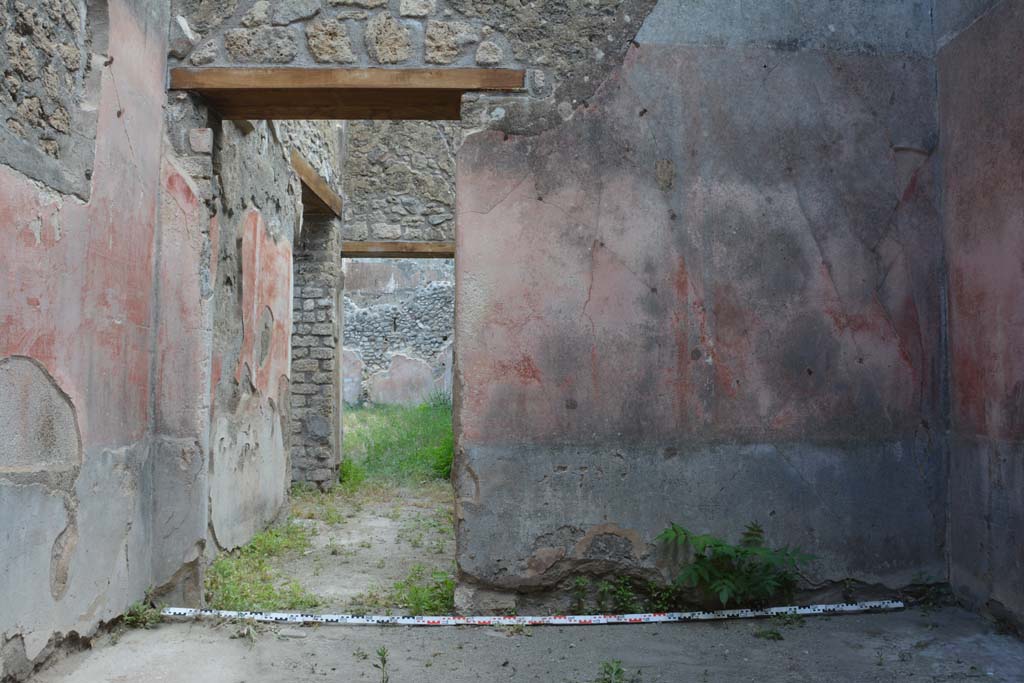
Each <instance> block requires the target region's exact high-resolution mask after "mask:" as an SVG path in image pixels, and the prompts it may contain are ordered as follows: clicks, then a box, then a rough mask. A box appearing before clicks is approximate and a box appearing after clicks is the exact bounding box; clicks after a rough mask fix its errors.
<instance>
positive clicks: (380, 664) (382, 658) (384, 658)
mask: <svg viewBox="0 0 1024 683" xmlns="http://www.w3.org/2000/svg"><path fill="white" fill-rule="evenodd" d="M373 668H374V669H377V670H379V671H380V683H388V681H389V680H390V679H391V674H390V673H389V672H388V649H387V648H386V647H384V646H383V645H381V646H380V647H379V648H377V661H376V662H374V663H373Z"/></svg>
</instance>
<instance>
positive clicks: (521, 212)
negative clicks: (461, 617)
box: [455, 0, 946, 602]
mask: <svg viewBox="0 0 1024 683" xmlns="http://www.w3.org/2000/svg"><path fill="white" fill-rule="evenodd" d="M746 6H747V8H748V10H750V11H746V12H739V11H737V12H735V13H732V12H729V11H718V10H719V9H722V8H721V7H720V6H718V5H716V4H715V3H702V2H684V1H682V0H676V1H671V0H662V2H659V3H658V5H657V6H656V7H655V8H654V10H653V11H652V13H651V15H650V17H648V19H647V21H646V22H645V24H644V26H643V28H642V29H641V30H640V32H639V34H638V35H637V38H636V44H635V45H634V47H633V48H631V49H630V51H629V53H628V55H627V57H626V61H625V64H624V65H623V66H622V67H621V69H620V70H618V71H617V72H615V73H613V75H612V76H611V77H610V79H609V80H607V81H606V82H605V83H604V84H603V86H602V87H601V88H600V89H599V90H598V92H597V94H596V95H595V96H594V97H593V98H592V99H591V100H590V101H589V102H588V103H587V104H586V105H585V106H580V107H579V108H577V109H576V111H575V114H574V116H573V117H572V118H571V119H570V120H568V121H566V122H564V123H562V124H561V125H560V126H558V127H556V128H554V129H553V130H550V131H548V132H546V133H542V134H540V135H536V136H516V135H512V136H504V135H502V134H501V133H497V132H487V133H479V134H475V135H471V136H469V137H468V138H467V139H466V142H465V144H464V146H463V147H462V149H461V151H460V153H459V160H458V176H457V177H458V188H459V191H458V203H457V211H458V215H457V220H458V223H457V236H456V242H457V252H458V254H459V258H458V259H457V264H456V287H457V297H456V307H457V309H456V336H457V342H456V346H457V348H458V349H459V357H458V359H457V367H456V399H457V400H456V402H457V407H456V433H457V439H458V451H457V456H456V457H457V462H456V473H455V477H456V487H457V501H458V502H457V517H458V553H457V555H458V563H459V568H460V570H461V577H462V579H463V581H464V582H468V583H470V584H475V585H478V586H484V587H490V588H500V589H527V590H531V589H537V590H540V589H546V588H550V587H553V586H556V585H558V584H559V583H560V582H562V581H563V580H565V579H567V578H568V577H570V576H572V575H573V574H575V573H583V572H585V573H590V574H600V573H604V572H609V573H610V572H615V573H629V574H633V575H635V576H638V577H647V578H664V576H665V574H664V573H663V572H664V570H665V567H664V563H663V562H662V558H661V557H660V556H659V554H658V552H657V548H656V546H655V545H654V543H653V542H654V537H655V535H656V534H657V533H658V532H659V531H660V530H661V529H662V528H663V527H664V526H665V525H666V524H667V523H668V522H669V521H671V520H674V521H677V522H679V523H681V524H684V525H686V526H688V527H691V528H692V529H694V530H696V531H699V532H714V533H717V534H721V535H724V536H728V537H734V538H735V537H737V536H738V534H739V532H740V530H741V529H742V527H743V525H744V524H746V523H747V522H750V521H752V520H757V521H758V522H760V523H761V524H762V525H764V527H765V529H766V530H767V535H768V538H769V540H770V542H772V543H775V544H778V545H783V544H790V545H798V546H801V547H802V548H804V549H805V550H807V551H809V552H811V553H814V554H815V555H816V556H817V558H818V559H817V561H816V562H814V563H813V567H812V569H811V571H810V573H809V577H810V578H811V579H812V580H813V581H820V582H826V581H829V580H841V579H844V578H846V577H852V578H855V579H860V580H863V581H867V582H871V583H883V584H886V585H893V586H895V585H901V584H905V583H908V582H910V581H911V579H912V577H914V576H915V575H918V574H927V575H931V576H934V577H941V576H943V575H944V574H945V559H944V555H945V495H944V491H945V481H946V471H945V462H946V459H945V446H944V437H943V412H942V411H943V405H942V400H941V399H942V395H943V391H944V387H943V381H942V377H943V371H942V368H943V349H942V314H941V311H942V305H943V282H944V278H943V273H942V258H943V253H942V241H941V224H940V219H939V212H938V206H937V203H938V192H937V183H936V180H935V160H934V159H933V156H932V151H933V148H934V146H935V145H936V142H937V122H936V117H935V105H936V102H935V94H934V82H935V81H934V68H933V63H932V60H931V45H930V33H928V31H929V30H930V29H929V20H928V8H927V7H925V6H923V5H922V4H921V3H909V2H908V3H886V4H885V5H884V6H882V5H878V6H876V5H874V4H872V5H871V6H867V5H866V4H859V3H853V4H850V5H843V6H842V8H841V9H840V10H839V13H838V14H833V13H832V12H833V10H834V9H835V4H834V3H825V2H821V3H809V6H808V7H807V8H805V9H806V11H802V12H799V13H798V12H795V11H793V10H792V8H791V7H788V5H787V3H781V2H769V3H763V4H762V3H758V4H757V11H756V12H754V11H753V10H752V9H750V8H751V7H753V5H752V4H748V5H746ZM715 8H718V9H715ZM828 8H832V9H828ZM751 12H753V13H751ZM826 15H827V16H826ZM830 29H832V30H830ZM922 31H923V32H925V33H924V34H923V35H922V33H921V32H922ZM470 602H471V599H470Z"/></svg>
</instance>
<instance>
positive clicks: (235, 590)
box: [206, 522, 319, 610]
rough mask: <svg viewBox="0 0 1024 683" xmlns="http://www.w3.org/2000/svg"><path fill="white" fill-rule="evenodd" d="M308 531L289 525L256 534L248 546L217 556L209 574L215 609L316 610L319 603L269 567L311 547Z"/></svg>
mask: <svg viewBox="0 0 1024 683" xmlns="http://www.w3.org/2000/svg"><path fill="white" fill-rule="evenodd" d="M309 544H310V540H309V531H308V530H307V529H305V528H304V527H302V526H300V525H298V524H295V523H294V522H289V523H288V524H285V525H284V526H280V527H274V528H272V529H267V530H266V531H264V532H262V533H259V534H256V536H255V537H253V539H252V541H250V542H249V544H248V545H246V546H243V547H241V548H239V549H238V550H235V551H233V552H230V553H225V554H223V555H221V556H220V557H218V558H217V559H216V560H215V561H214V563H213V564H212V565H210V569H209V570H208V571H207V573H206V602H207V604H208V605H209V606H210V607H211V608H212V609H225V610H283V609H289V610H290V609H308V608H311V607H316V605H317V604H318V603H319V600H318V599H317V597H316V596H315V595H313V594H312V593H310V592H308V591H307V590H306V589H304V588H303V587H302V586H300V585H299V584H298V583H297V582H295V581H291V580H288V579H287V578H285V577H283V576H282V575H281V574H280V572H278V571H277V570H275V569H274V568H273V567H271V565H270V562H269V560H270V558H273V557H278V556H280V555H283V554H285V553H288V552H302V551H303V550H305V549H306V548H308V547H309Z"/></svg>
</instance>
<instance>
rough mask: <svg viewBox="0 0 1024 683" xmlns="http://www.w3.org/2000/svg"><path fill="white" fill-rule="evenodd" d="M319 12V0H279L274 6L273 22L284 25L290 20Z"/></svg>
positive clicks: (306, 17)
mask: <svg viewBox="0 0 1024 683" xmlns="http://www.w3.org/2000/svg"><path fill="white" fill-rule="evenodd" d="M319 12H320V0H280V2H279V3H278V4H277V7H275V8H274V18H273V22H272V23H274V24H275V25H277V26H285V25H287V24H291V23H292V22H296V21H301V20H302V19H309V18H310V17H312V16H315V15H316V14H317V13H319Z"/></svg>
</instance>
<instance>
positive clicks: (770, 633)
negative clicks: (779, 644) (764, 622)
mask: <svg viewBox="0 0 1024 683" xmlns="http://www.w3.org/2000/svg"><path fill="white" fill-rule="evenodd" d="M754 637H755V638H760V639H761V640H784V638H783V637H782V634H781V633H779V632H778V631H777V630H775V629H773V628H762V629H758V630H756V631H754Z"/></svg>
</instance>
